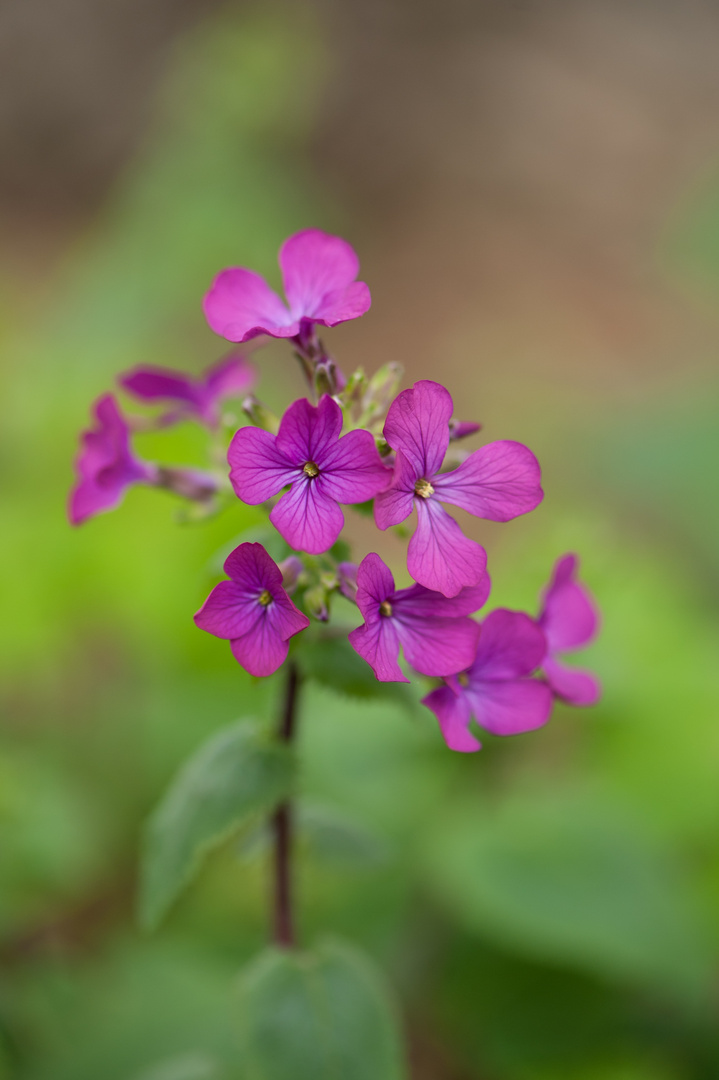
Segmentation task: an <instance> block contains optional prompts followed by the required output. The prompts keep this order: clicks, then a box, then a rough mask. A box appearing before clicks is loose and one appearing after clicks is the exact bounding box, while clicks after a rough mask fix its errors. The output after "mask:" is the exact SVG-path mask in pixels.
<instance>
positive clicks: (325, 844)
mask: <svg viewBox="0 0 719 1080" xmlns="http://www.w3.org/2000/svg"><path fill="white" fill-rule="evenodd" d="M296 827H297V834H298V839H299V841H300V845H301V850H304V849H307V850H308V851H309V853H310V855H312V856H314V857H315V858H316V859H318V860H319V861H320V862H323V863H333V864H335V865H337V866H342V867H343V868H359V869H371V868H372V867H375V866H380V865H382V864H383V863H386V862H387V859H388V855H389V852H388V845H387V844H386V843H385V842H384V841H383V840H382V839H381V838H380V837H378V836H377V835H376V834H375V833H374V832H373V831H372V830H370V829H368V828H367V827H366V826H365V825H363V824H362V822H360V821H357V820H356V818H354V817H351V816H350V815H349V814H346V813H344V812H343V811H340V810H337V809H336V808H335V807H328V806H324V805H320V804H317V803H311V804H304V803H301V804H300V805H299V807H298V808H297V819H296ZM271 842H272V834H271V830H270V828H269V825H268V823H267V822H262V823H261V824H260V825H258V826H257V828H256V829H254V830H251V831H250V832H248V833H246V834H245V835H244V836H243V838H242V841H241V843H240V856H241V857H244V858H248V859H253V858H255V857H257V856H258V855H263V854H264V853H265V852H266V851H268V850H269V847H270V844H271Z"/></svg>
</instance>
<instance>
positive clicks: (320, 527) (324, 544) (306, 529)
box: [230, 474, 345, 555]
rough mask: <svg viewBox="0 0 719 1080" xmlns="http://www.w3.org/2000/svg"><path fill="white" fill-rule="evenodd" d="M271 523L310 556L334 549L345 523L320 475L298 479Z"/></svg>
mask: <svg viewBox="0 0 719 1080" xmlns="http://www.w3.org/2000/svg"><path fill="white" fill-rule="evenodd" d="M230 475H231V474H230ZM270 521H271V522H272V524H273V525H274V527H275V528H276V529H277V531H278V533H279V534H280V535H281V536H282V537H283V538H284V539H285V540H286V541H287V543H288V544H289V545H290V547H291V548H294V549H295V551H306V552H307V553H308V554H309V555H320V554H321V553H322V552H323V551H327V550H328V548H331V547H332V545H333V544H334V542H335V540H336V539H337V537H338V536H339V534H340V533H341V532H342V527H343V525H344V523H345V519H344V514H343V513H342V511H341V510H340V508H339V506H338V505H337V503H336V502H335V501H334V499H331V498H328V497H327V496H326V495H325V494H324V492H323V490H322V477H321V476H318V477H317V478H316V479H314V480H308V479H307V478H306V477H304V476H303V477H301V478H300V479H298V480H297V481H296V482H295V483H294V484H293V486H292V487H291V488H290V490H289V491H288V492H286V494H284V495H283V496H282V498H281V499H280V501H279V502H278V503H277V505H276V506H275V507H274V509H273V510H272V513H271V514H270Z"/></svg>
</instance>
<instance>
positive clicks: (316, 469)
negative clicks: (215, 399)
mask: <svg viewBox="0 0 719 1080" xmlns="http://www.w3.org/2000/svg"><path fill="white" fill-rule="evenodd" d="M341 430H342V410H341V409H340V407H339V405H338V404H337V402H336V401H333V399H332V398H331V397H329V396H327V395H326V394H325V395H324V396H323V397H322V398H321V399H320V403H319V405H317V406H315V405H310V403H309V401H306V400H305V399H304V398H303V399H301V400H300V401H295V402H294V403H293V404H292V405H290V407H289V409H288V410H287V412H286V413H285V415H284V416H283V417H282V420H281V422H280V429H279V431H278V433H277V435H272V434H271V433H270V432H269V431H262V430H260V429H259V428H253V427H245V428H240V430H239V431H237V432H236V433H235V435H234V437H233V439H232V442H231V443H230V448H229V450H228V452H227V459H228V461H229V463H230V480H231V482H232V486H233V488H234V489H235V493H236V494H237V497H238V498H239V499H242V501H243V502H245V503H249V504H250V505H251V506H255V505H257V504H258V503H263V502H266V501H267V500H268V499H270V498H271V497H272V496H273V495H276V494H277V492H278V491H281V490H282V488H283V487H285V486H286V485H287V484H291V485H292V486H291V487H290V490H289V491H288V492H286V494H284V495H283V496H282V498H281V499H280V500H279V502H278V503H277V505H276V506H275V507H274V508H273V510H272V513H271V514H270V521H271V522H272V524H273V525H274V526H275V528H276V529H277V531H278V532H279V533H280V535H281V536H283V537H284V539H285V540H286V541H287V543H288V544H289V545H290V547H292V548H294V549H295V550H296V551H306V552H308V553H310V554H312V555H318V554H319V553H320V552H322V551H327V549H328V548H330V547H332V545H333V544H334V542H335V540H336V539H337V537H338V536H339V534H340V533H341V531H342V526H343V525H344V515H343V513H342V511H341V510H340V507H339V504H340V503H341V502H342V503H361V502H366V501H367V500H368V499H372V498H373V497H374V496H375V495H376V494H377V493H378V492H379V491H382V490H383V489H384V488H385V487H386V486H387V484H388V483H389V480H390V476H391V474H390V471H389V469H387V467H386V466H385V465H383V464H382V460H381V458H380V456H379V453H378V452H377V448H376V446H375V441H374V439H373V438H372V436H371V435H370V433H369V432H368V431H350V432H348V433H347V434H346V435H343V436H342V438H340V431H341Z"/></svg>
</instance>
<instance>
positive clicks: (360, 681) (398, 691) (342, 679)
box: [301, 635, 415, 708]
mask: <svg viewBox="0 0 719 1080" xmlns="http://www.w3.org/2000/svg"><path fill="white" fill-rule="evenodd" d="M301 647H302V668H303V670H304V671H305V673H306V674H307V675H308V676H309V677H310V678H311V679H314V680H315V681H316V682H318V683H320V684H321V685H323V686H328V687H329V688H330V689H331V690H335V691H337V692H338V693H340V694H347V695H349V697H356V698H374V699H375V700H376V699H379V698H383V699H385V700H389V701H394V702H396V703H397V704H399V705H404V706H405V707H407V708H413V707H414V704H415V702H414V698H413V697H412V694H411V693H410V691H409V689H408V687H407V685H406V684H405V683H385V682H380V681H379V680H378V679H377V678H375V674H374V672H373V671H372V668H371V667H370V666H369V664H368V663H366V662H365V661H364V660H363V659H362V657H361V656H358V655H357V653H356V652H355V651H354V649H353V648H352V646H351V645H350V643H349V642H348V641H347V638H346V637H332V636H330V635H318V636H317V637H316V638H314V639H312V638H309V637H308V638H306V639H305V640H304V641H303V642H301Z"/></svg>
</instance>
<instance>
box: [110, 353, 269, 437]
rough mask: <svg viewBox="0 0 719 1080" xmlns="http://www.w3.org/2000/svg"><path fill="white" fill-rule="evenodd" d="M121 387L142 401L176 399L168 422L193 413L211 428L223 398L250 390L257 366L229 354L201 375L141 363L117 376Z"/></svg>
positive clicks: (240, 357)
mask: <svg viewBox="0 0 719 1080" xmlns="http://www.w3.org/2000/svg"><path fill="white" fill-rule="evenodd" d="M118 382H119V384H120V386H122V387H123V388H124V389H125V390H128V391H129V392H130V393H131V394H133V395H134V396H135V397H137V398H140V399H141V400H142V401H173V402H175V403H176V404H177V406H178V409H177V412H176V413H170V414H168V415H167V416H166V417H165V418H164V419H165V421H166V422H169V421H171V420H179V419H182V418H183V417H184V416H187V415H188V414H189V415H194V416H196V417H197V418H198V419H199V420H200V421H201V422H202V423H203V424H207V425H208V427H216V426H217V423H218V421H219V404H220V402H221V401H223V400H224V398H227V397H234V396H236V395H238V394H244V393H246V392H247V391H249V390H251V389H252V387H253V386H254V383H255V369H254V368H253V367H252V365H251V364H249V363H248V362H247V360H245V359H244V357H242V356H228V357H225V359H224V360H220V361H219V362H218V363H217V364H213V366H212V367H210V368H208V369H207V371H205V372H203V374H202V375H200V377H199V378H193V377H192V376H191V375H185V374H184V372H182V371H173V370H172V369H171V368H163V367H155V366H154V365H152V364H146V365H143V364H140V365H138V367H134V368H132V370H131V371H127V372H125V374H124V375H120V377H119V378H118Z"/></svg>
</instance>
